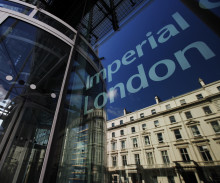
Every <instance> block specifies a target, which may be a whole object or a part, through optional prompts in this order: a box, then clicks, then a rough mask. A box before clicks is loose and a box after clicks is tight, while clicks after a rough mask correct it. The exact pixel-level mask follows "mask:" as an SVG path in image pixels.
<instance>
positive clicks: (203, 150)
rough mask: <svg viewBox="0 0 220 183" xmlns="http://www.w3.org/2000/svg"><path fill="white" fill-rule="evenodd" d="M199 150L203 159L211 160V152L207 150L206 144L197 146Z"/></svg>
mask: <svg viewBox="0 0 220 183" xmlns="http://www.w3.org/2000/svg"><path fill="white" fill-rule="evenodd" d="M198 148H199V152H200V154H201V155H202V158H203V160H204V161H212V157H211V154H210V152H209V150H208V147H207V146H206V145H204V146H198Z"/></svg>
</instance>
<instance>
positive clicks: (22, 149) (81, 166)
mask: <svg viewBox="0 0 220 183" xmlns="http://www.w3.org/2000/svg"><path fill="white" fill-rule="evenodd" d="M48 21H49V22H50V24H49V25H48ZM63 31H64V32H63ZM82 42H83V43H82ZM74 44H75V45H76V46H75V48H74V47H73V45H74ZM81 44H83V45H84V47H82V46H81ZM77 45H78V46H77ZM0 65H1V67H0V180H1V182H4V183H11V182H18V183H20V182H68V183H69V182H104V174H105V160H104V157H103V156H104V153H105V129H106V124H105V120H106V118H105V112H104V109H103V108H102V107H99V108H95V107H94V101H95V100H97V95H99V93H101V92H104V91H105V85H104V80H103V79H102V76H101V75H99V76H98V77H99V80H100V82H98V83H97V84H95V85H94V87H92V88H87V87H86V82H87V78H88V77H90V76H93V75H95V74H96V73H98V72H99V71H100V69H101V68H102V66H101V64H100V61H99V59H98V57H97V55H96V54H95V52H94V51H93V50H92V48H91V47H90V46H89V44H88V43H87V42H86V41H85V40H84V39H83V38H77V39H76V31H75V30H74V29H72V28H71V27H70V26H68V25H67V24H66V23H64V22H62V21H61V20H59V19H58V18H56V17H54V16H53V15H51V14H49V13H47V12H45V11H43V10H42V11H41V10H39V9H37V8H35V7H34V6H32V5H28V4H26V3H23V2H21V4H18V3H15V2H10V1H3V0H0ZM102 100H103V99H101V98H99V100H98V102H99V103H103V101H102ZM85 106H86V107H85ZM85 111H86V112H85Z"/></svg>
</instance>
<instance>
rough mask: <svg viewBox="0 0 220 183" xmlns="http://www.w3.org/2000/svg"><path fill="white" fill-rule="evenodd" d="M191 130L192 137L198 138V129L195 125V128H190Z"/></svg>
mask: <svg viewBox="0 0 220 183" xmlns="http://www.w3.org/2000/svg"><path fill="white" fill-rule="evenodd" d="M191 130H192V133H193V136H194V137H197V136H200V132H199V129H198V127H197V126H196V125H195V126H191Z"/></svg>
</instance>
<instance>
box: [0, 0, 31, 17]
mask: <svg viewBox="0 0 220 183" xmlns="http://www.w3.org/2000/svg"><path fill="white" fill-rule="evenodd" d="M0 7H1V8H6V9H9V10H13V11H17V12H19V13H23V14H25V15H29V14H30V13H31V11H32V10H33V8H29V7H27V6H24V5H21V4H18V3H14V2H10V1H4V0H0Z"/></svg>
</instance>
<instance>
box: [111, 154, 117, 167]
mask: <svg viewBox="0 0 220 183" xmlns="http://www.w3.org/2000/svg"><path fill="white" fill-rule="evenodd" d="M112 166H113V167H116V166H117V157H116V156H112Z"/></svg>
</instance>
